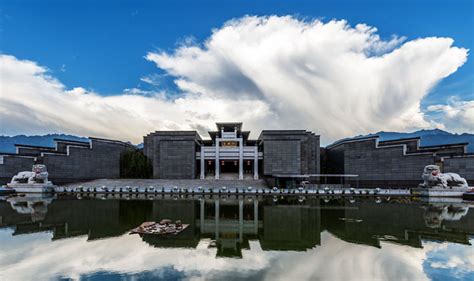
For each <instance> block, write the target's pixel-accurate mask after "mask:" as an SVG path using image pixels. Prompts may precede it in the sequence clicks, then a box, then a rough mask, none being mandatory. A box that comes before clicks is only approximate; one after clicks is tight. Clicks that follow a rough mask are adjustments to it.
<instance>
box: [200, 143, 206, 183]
mask: <svg viewBox="0 0 474 281" xmlns="http://www.w3.org/2000/svg"><path fill="white" fill-rule="evenodd" d="M204 170H205V159H204V145H201V179H202V180H203V179H205V178H206V175H205V173H204Z"/></svg>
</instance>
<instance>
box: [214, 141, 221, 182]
mask: <svg viewBox="0 0 474 281" xmlns="http://www.w3.org/2000/svg"><path fill="white" fill-rule="evenodd" d="M219 143H220V139H219V138H216V171H215V173H216V176H215V178H216V180H218V179H219V174H220V168H221V166H220V162H221V161H219Z"/></svg>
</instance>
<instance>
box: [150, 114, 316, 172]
mask: <svg viewBox="0 0 474 281" xmlns="http://www.w3.org/2000/svg"><path fill="white" fill-rule="evenodd" d="M216 128H217V130H215V131H210V132H208V133H209V137H210V139H207V140H204V139H202V138H201V137H200V135H199V134H198V132H196V131H157V132H154V133H150V134H148V135H147V136H145V137H144V142H143V143H144V149H143V151H144V153H145V155H146V156H147V157H148V158H149V159H151V161H152V163H153V177H154V178H165V179H195V178H199V179H217V180H218V179H230V178H235V179H255V180H257V179H259V178H260V177H261V176H263V177H273V176H275V175H276V174H283V175H291V174H298V175H300V174H307V173H313V174H316V173H319V167H320V163H319V158H320V157H319V151H320V147H319V136H318V135H315V134H313V133H311V132H308V131H304V130H285V131H282V130H273V131H272V130H265V131H262V133H261V134H260V136H259V138H258V139H256V140H252V139H249V135H250V132H249V131H244V130H242V123H238V122H231V123H216Z"/></svg>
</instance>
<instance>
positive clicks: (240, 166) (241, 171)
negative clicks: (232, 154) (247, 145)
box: [239, 138, 244, 180]
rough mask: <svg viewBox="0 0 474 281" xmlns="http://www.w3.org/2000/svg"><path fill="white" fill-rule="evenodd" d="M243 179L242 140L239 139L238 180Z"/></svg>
mask: <svg viewBox="0 0 474 281" xmlns="http://www.w3.org/2000/svg"><path fill="white" fill-rule="evenodd" d="M243 179H244V141H243V139H242V138H241V139H240V140H239V180H243Z"/></svg>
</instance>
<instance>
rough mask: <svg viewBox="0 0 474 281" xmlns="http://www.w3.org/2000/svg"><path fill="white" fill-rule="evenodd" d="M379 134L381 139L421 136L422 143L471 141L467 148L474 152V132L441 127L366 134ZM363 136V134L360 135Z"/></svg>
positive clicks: (426, 144) (423, 144)
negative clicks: (455, 132)
mask: <svg viewBox="0 0 474 281" xmlns="http://www.w3.org/2000/svg"><path fill="white" fill-rule="evenodd" d="M373 135H378V136H379V137H380V140H381V141H384V140H396V139H403V138H414V137H421V140H420V145H421V146H429V145H440V144H451V143H463V142H465V143H469V145H468V146H467V150H468V152H469V153H474V134H468V133H464V134H453V133H450V132H446V131H443V130H440V129H433V130H420V131H416V132H412V133H398V132H383V131H381V132H378V133H375V134H369V135H366V136H373ZM359 137H362V136H359Z"/></svg>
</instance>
